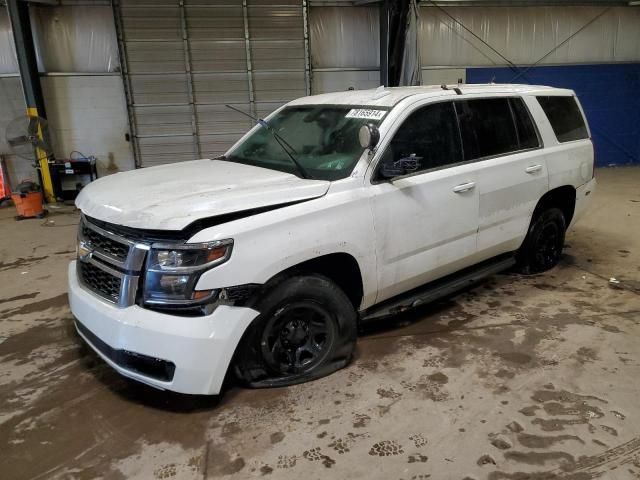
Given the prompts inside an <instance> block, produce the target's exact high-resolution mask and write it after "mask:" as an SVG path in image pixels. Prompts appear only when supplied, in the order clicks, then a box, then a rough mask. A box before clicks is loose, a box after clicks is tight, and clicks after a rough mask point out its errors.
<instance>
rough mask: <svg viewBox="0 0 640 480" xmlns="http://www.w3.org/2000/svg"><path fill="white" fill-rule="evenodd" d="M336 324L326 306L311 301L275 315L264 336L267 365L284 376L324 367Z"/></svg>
mask: <svg viewBox="0 0 640 480" xmlns="http://www.w3.org/2000/svg"><path fill="white" fill-rule="evenodd" d="M335 325H336V323H335V320H334V318H333V316H332V315H331V313H330V312H329V311H328V310H327V309H326V308H324V307H323V306H322V305H320V304H318V303H315V302H313V301H310V300H303V301H299V302H295V303H290V304H287V305H285V306H284V307H282V308H280V309H279V310H277V311H276V312H275V314H274V315H273V317H272V318H271V319H270V320H269V322H268V323H267V325H266V327H265V329H264V332H263V333H262V340H261V349H262V355H263V357H264V359H265V361H266V363H267V364H268V365H269V367H271V368H272V369H273V370H275V371H276V372H279V373H280V374H300V373H305V372H308V371H310V370H312V369H313V368H314V367H316V366H317V365H319V364H321V363H322V362H323V361H324V360H325V358H326V357H327V354H328V353H329V352H330V350H331V345H332V344H333V342H334V340H335V337H336V326H335Z"/></svg>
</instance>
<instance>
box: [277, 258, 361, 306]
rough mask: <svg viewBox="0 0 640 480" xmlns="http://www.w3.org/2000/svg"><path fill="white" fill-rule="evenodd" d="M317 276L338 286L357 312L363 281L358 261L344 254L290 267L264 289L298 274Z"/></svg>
mask: <svg viewBox="0 0 640 480" xmlns="http://www.w3.org/2000/svg"><path fill="white" fill-rule="evenodd" d="M305 273H306V274H319V275H323V276H325V277H327V278H328V279H329V280H331V281H333V282H334V283H335V284H336V285H338V286H339V287H340V288H341V289H342V291H343V292H344V293H345V294H346V295H347V297H348V298H349V300H350V301H351V304H352V305H353V308H354V309H355V311H356V312H357V311H358V310H359V308H360V305H361V303H362V299H363V296H364V281H363V278H362V271H361V269H360V264H359V263H358V260H356V258H355V257H354V256H353V255H351V254H350V253H346V252H335V253H327V254H324V255H320V256H318V257H314V258H310V259H308V260H305V261H302V262H299V263H297V264H295V265H292V266H290V267H288V268H286V269H284V270H282V271H281V272H279V273H277V274H275V275H273V276H272V277H271V278H270V279H269V280H268V281H267V282H266V283H265V288H272V287H274V286H275V285H277V284H278V283H280V282H281V281H282V280H284V279H286V278H289V277H291V276H293V275H299V274H305Z"/></svg>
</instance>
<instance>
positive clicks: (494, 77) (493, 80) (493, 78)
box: [489, 75, 496, 85]
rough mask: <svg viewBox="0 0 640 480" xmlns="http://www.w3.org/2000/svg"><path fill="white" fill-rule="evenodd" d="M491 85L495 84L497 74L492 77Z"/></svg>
mask: <svg viewBox="0 0 640 480" xmlns="http://www.w3.org/2000/svg"><path fill="white" fill-rule="evenodd" d="M489 83H490V84H491V85H493V84H494V83H496V76H495V75H494V76H493V77H491V81H490V82H489Z"/></svg>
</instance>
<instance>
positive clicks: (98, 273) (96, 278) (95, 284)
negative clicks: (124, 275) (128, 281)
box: [78, 262, 122, 303]
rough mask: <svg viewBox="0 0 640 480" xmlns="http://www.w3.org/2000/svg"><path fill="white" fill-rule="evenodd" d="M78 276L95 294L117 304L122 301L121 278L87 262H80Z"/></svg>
mask: <svg viewBox="0 0 640 480" xmlns="http://www.w3.org/2000/svg"><path fill="white" fill-rule="evenodd" d="M78 276H79V278H80V282H81V283H82V284H83V285H84V286H85V287H87V288H89V289H90V290H92V291H93V292H94V293H97V294H98V295H100V296H101V297H105V298H107V299H109V300H111V301H113V302H115V303H118V302H119V301H120V288H121V287H122V279H121V278H119V277H117V276H114V275H112V274H110V273H108V272H106V271H104V270H102V269H100V268H98V267H96V266H95V265H93V264H91V263H85V262H78Z"/></svg>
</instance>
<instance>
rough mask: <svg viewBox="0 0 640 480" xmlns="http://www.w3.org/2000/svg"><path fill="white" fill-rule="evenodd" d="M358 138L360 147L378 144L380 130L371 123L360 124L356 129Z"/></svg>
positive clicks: (370, 148)
mask: <svg viewBox="0 0 640 480" xmlns="http://www.w3.org/2000/svg"><path fill="white" fill-rule="evenodd" d="M358 140H360V146H361V147H362V148H368V149H369V150H373V148H374V147H375V146H376V145H377V144H378V141H379V140H380V131H379V130H378V127H376V126H375V125H374V124H373V123H367V124H366V125H362V126H361V127H360V130H359V131H358Z"/></svg>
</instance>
